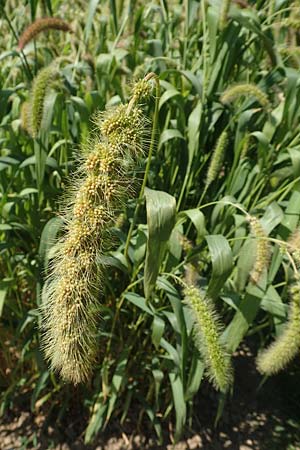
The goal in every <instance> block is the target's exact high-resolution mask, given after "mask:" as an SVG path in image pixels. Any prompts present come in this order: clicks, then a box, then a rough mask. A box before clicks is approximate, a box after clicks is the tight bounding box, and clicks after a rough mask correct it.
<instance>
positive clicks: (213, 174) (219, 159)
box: [205, 130, 228, 189]
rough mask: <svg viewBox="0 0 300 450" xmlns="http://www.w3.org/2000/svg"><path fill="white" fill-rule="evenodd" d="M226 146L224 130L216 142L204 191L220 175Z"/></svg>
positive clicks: (226, 140) (226, 138)
mask: <svg viewBox="0 0 300 450" xmlns="http://www.w3.org/2000/svg"><path fill="white" fill-rule="evenodd" d="M227 145H228V133H227V131H226V130H224V131H223V132H222V133H221V135H220V137H219V139H218V141H217V144H216V147H215V149H214V151H213V155H212V157H211V160H210V164H209V168H208V171H207V176H206V183H205V188H206V189H207V188H208V187H209V186H210V185H211V183H212V182H213V181H214V180H215V179H216V178H217V177H218V175H219V173H220V170H221V168H222V164H223V161H224V156H225V151H226V147H227Z"/></svg>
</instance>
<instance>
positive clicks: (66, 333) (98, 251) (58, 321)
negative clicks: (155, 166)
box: [41, 102, 146, 384]
mask: <svg viewBox="0 0 300 450" xmlns="http://www.w3.org/2000/svg"><path fill="white" fill-rule="evenodd" d="M128 106H129V104H126V105H120V106H118V107H117V108H114V109H111V110H109V111H106V112H105V113H103V114H101V115H98V116H97V118H96V119H95V121H96V124H97V133H96V134H97V135H96V137H95V138H94V139H90V140H89V143H88V145H87V147H86V148H85V150H84V152H83V154H82V156H81V159H80V162H81V164H80V168H79V170H78V180H77V182H76V185H75V186H74V187H73V188H72V192H71V194H70V195H69V201H68V207H67V211H66V213H65V214H64V215H63V217H62V219H63V223H64V227H63V231H64V234H63V236H62V237H61V239H60V241H59V242H58V243H57V244H56V246H55V249H54V254H55V257H54V258H53V260H52V265H51V270H50V276H49V278H48V280H47V282H46V284H45V288H44V294H43V299H44V301H43V306H42V311H41V312H42V334H43V347H44V350H45V356H46V358H47V359H48V360H49V362H50V365H51V368H52V370H56V371H58V372H59V373H60V375H61V376H62V377H63V378H64V379H65V380H67V381H70V382H72V383H74V384H77V383H80V382H83V381H85V380H86V379H87V378H88V377H89V376H90V374H91V371H92V368H93V365H94V363H95V361H96V359H97V349H98V323H99V318H100V312H101V307H100V302H99V296H100V289H101V280H102V276H103V267H102V266H101V264H100V261H101V256H102V254H103V249H104V248H105V247H106V245H107V241H108V239H109V228H110V227H111V226H112V225H113V224H114V223H115V221H116V218H117V217H118V215H119V213H120V208H121V207H122V205H123V203H124V202H125V201H126V199H127V198H128V197H129V195H130V192H131V190H130V187H131V185H132V184H133V183H134V178H133V177H132V175H131V174H132V173H134V168H135V165H136V163H137V161H138V158H139V157H140V156H141V154H142V148H143V138H144V136H145V133H146V131H145V124H146V121H145V119H144V117H143V114H142V111H141V109H140V108H139V106H138V105H137V104H136V103H135V102H134V104H131V107H130V108H129V107H128ZM99 131H100V135H99Z"/></svg>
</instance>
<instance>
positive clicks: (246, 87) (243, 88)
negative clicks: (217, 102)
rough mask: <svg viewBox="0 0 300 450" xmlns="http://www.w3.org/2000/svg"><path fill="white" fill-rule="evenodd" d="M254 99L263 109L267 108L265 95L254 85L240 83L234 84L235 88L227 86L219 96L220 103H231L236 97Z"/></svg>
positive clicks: (267, 102)
mask: <svg viewBox="0 0 300 450" xmlns="http://www.w3.org/2000/svg"><path fill="white" fill-rule="evenodd" d="M241 96H245V97H250V96H252V97H255V98H256V100H257V101H258V102H259V103H260V104H261V106H263V107H264V108H266V109H267V108H269V107H270V103H269V99H268V97H267V95H266V94H265V93H264V92H263V91H262V90H261V89H260V88H259V87H257V86H256V85H255V84H250V83H241V84H236V85H235V86H229V87H228V88H227V89H226V91H225V92H223V94H222V96H221V102H222V103H231V102H233V101H234V100H235V99H237V98H238V97H241Z"/></svg>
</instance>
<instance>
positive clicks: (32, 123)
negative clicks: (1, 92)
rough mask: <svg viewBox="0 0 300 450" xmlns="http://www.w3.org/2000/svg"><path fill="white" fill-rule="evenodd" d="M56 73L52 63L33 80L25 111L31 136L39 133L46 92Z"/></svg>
mask: <svg viewBox="0 0 300 450" xmlns="http://www.w3.org/2000/svg"><path fill="white" fill-rule="evenodd" d="M57 75H58V70H57V67H56V66H55V65H54V64H51V65H50V66H48V67H45V68H44V69H42V70H41V71H40V72H39V73H38V74H37V76H36V78H35V79H34V80H33V85H32V89H31V92H30V97H29V108H28V113H27V114H28V131H29V132H30V134H31V135H32V137H36V136H37V135H38V133H39V130H40V127H41V123H42V118H43V112H44V105H45V99H46V94H47V92H48V90H49V88H50V87H51V83H52V82H53V81H54V79H55V77H56V76H57Z"/></svg>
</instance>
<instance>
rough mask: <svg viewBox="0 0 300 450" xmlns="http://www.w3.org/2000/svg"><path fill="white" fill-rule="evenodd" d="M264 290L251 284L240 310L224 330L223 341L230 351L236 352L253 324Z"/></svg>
mask: <svg viewBox="0 0 300 450" xmlns="http://www.w3.org/2000/svg"><path fill="white" fill-rule="evenodd" d="M263 296H264V291H263V290H262V289H261V288H259V287H258V286H253V285H249V286H248V287H247V290H246V294H245V296H244V298H243V299H242V301H241V302H240V304H239V310H238V311H237V312H236V313H235V315H234V317H233V319H232V321H231V322H230V324H229V325H228V326H227V328H226V329H225V330H224V332H223V334H222V336H221V341H222V342H223V343H224V345H225V346H226V348H227V350H228V351H229V352H234V351H235V350H236V349H237V347H238V346H239V344H240V342H241V340H242V339H243V337H244V336H245V334H246V333H247V331H248V329H249V327H250V326H251V325H252V323H253V321H254V319H255V317H256V315H257V313H258V311H259V308H260V303H261V300H262V298H263Z"/></svg>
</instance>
